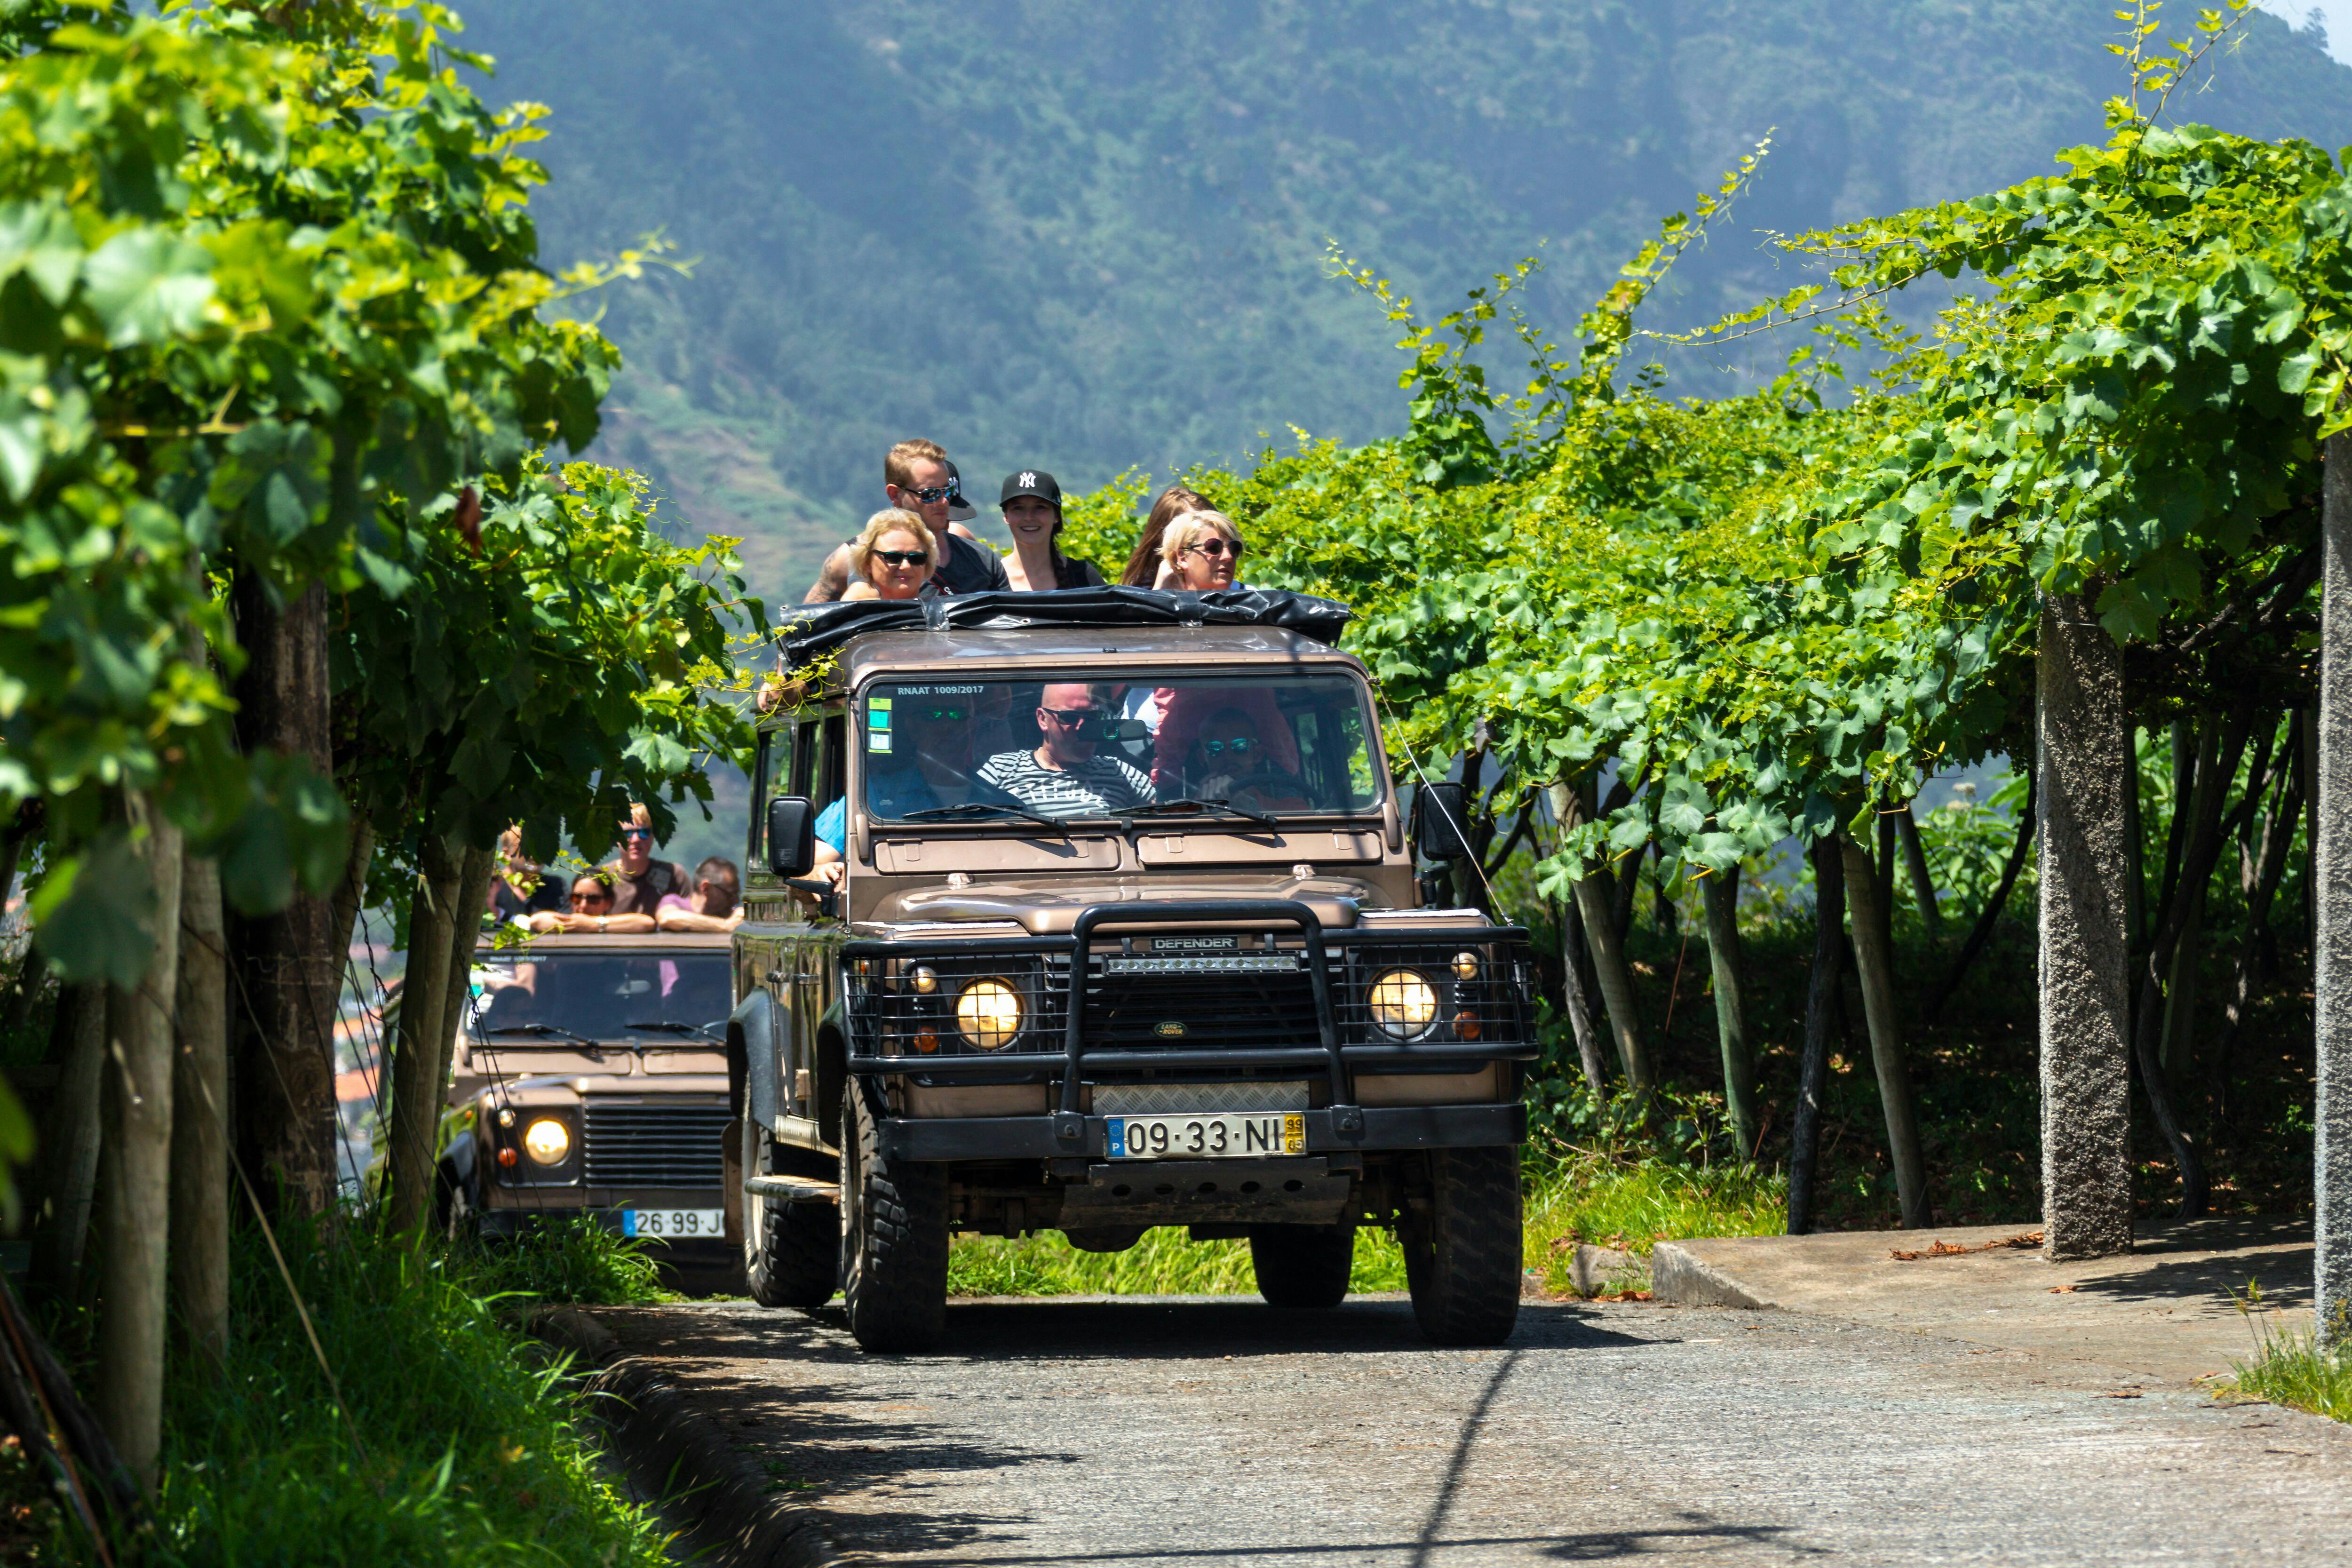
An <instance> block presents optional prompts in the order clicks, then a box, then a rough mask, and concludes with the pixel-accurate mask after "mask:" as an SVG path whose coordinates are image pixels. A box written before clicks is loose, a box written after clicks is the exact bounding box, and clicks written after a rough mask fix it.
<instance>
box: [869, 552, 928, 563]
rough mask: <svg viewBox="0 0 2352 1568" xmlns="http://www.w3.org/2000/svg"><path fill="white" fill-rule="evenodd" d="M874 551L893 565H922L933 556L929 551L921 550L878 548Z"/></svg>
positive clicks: (881, 558)
mask: <svg viewBox="0 0 2352 1568" xmlns="http://www.w3.org/2000/svg"><path fill="white" fill-rule="evenodd" d="M874 553H875V556H876V557H877V559H879V560H882V561H887V562H888V563H890V564H891V565H893V566H920V565H921V564H922V563H924V562H926V561H929V559H930V558H931V557H930V554H929V552H927V551H921V550H877V551H876V552H874Z"/></svg>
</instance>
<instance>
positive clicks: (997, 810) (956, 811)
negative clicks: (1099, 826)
mask: <svg viewBox="0 0 2352 1568" xmlns="http://www.w3.org/2000/svg"><path fill="white" fill-rule="evenodd" d="M983 814H984V815H986V816H1021V817H1026V818H1027V819H1028V820H1030V821H1031V822H1034V823H1035V824H1036V825H1037V826H1040V827H1059V826H1062V825H1061V824H1060V823H1058V822H1056V821H1055V820H1054V819H1053V818H1052V817H1050V816H1038V815H1037V814H1036V813H1035V812H1034V811H1026V810H1024V809H1023V808H1022V807H1020V806H1017V805H997V804H996V803H995V802H994V801H992V800H967V801H961V802H959V803H958V804H956V805H927V806H925V807H924V808H923V809H922V810H920V811H910V812H908V813H907V814H906V815H905V816H901V817H899V818H898V820H899V821H901V822H953V821H955V820H957V819H958V818H959V817H967V816H981V815H983Z"/></svg>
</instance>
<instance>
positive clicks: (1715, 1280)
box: [1650, 1241, 1780, 1310]
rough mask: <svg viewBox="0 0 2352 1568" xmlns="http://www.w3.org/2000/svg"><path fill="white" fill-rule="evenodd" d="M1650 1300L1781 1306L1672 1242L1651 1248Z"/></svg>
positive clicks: (1699, 1304) (1696, 1304) (1692, 1304)
mask: <svg viewBox="0 0 2352 1568" xmlns="http://www.w3.org/2000/svg"><path fill="white" fill-rule="evenodd" d="M1650 1299H1651V1300H1654V1301H1664V1302H1666V1303H1668V1304H1670V1305H1672V1306H1676V1307H1744V1308H1749V1309H1752V1310H1765V1309H1769V1308H1777V1307H1778V1306H1779V1305H1780V1303H1779V1302H1778V1301H1772V1300H1766V1299H1765V1298H1764V1297H1763V1296H1762V1295H1760V1294H1759V1293H1758V1292H1757V1291H1755V1290H1752V1289H1748V1287H1747V1286H1745V1285H1742V1284H1741V1283H1740V1282H1739V1281H1738V1280H1737V1279H1733V1278H1732V1277H1731V1276H1730V1275H1728V1274H1726V1273H1724V1272H1723V1270H1721V1269H1719V1268H1716V1267H1715V1266H1714V1265H1712V1264H1708V1263H1702V1262H1700V1261H1699V1260H1698V1259H1697V1258H1695V1257H1693V1256H1692V1255H1691V1254H1690V1253H1688V1252H1686V1251H1685V1250H1684V1249H1683V1248H1681V1247H1676V1246H1675V1244H1674V1243H1673V1242H1671V1241H1662V1242H1660V1243H1658V1245H1657V1246H1656V1247H1653V1248H1651V1250H1650Z"/></svg>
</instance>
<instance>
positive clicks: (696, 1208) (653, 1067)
mask: <svg viewBox="0 0 2352 1568" xmlns="http://www.w3.org/2000/svg"><path fill="white" fill-rule="evenodd" d="M728 952H729V949H728V939H727V937H726V936H725V935H723V934H719V933H715V932H714V933H711V934H709V935H703V934H698V933H697V934H688V933H661V934H655V933H647V934H644V935H633V936H589V935H571V934H562V933H559V934H554V935H547V936H540V937H535V938H533V939H532V940H531V941H530V942H528V943H526V944H525V945H523V946H520V947H509V948H502V949H501V948H495V947H493V946H492V945H491V944H490V943H489V942H488V941H487V940H485V941H484V942H483V944H482V946H481V947H480V948H479V949H478V950H477V951H476V952H475V955H474V969H475V974H476V976H477V978H478V982H479V983H480V994H479V995H478V996H477V997H476V998H474V1001H473V1003H472V1005H470V1006H468V1007H467V1009H466V1016H465V1019H464V1021H463V1025H462V1026H461V1028H460V1030H459V1032H458V1035H457V1051H456V1058H455V1064H456V1068H457V1072H456V1081H455V1083H454V1084H453V1086H452V1087H451V1089H450V1091H449V1101H448V1103H449V1106H450V1108H451V1109H452V1110H464V1109H467V1107H469V1106H470V1107H471V1108H472V1110H473V1111H474V1119H473V1125H472V1128H471V1130H470V1131H469V1132H467V1134H466V1135H464V1136H461V1137H460V1138H458V1139H457V1141H456V1142H454V1143H453V1144H452V1145H451V1146H450V1149H449V1152H448V1153H447V1154H446V1155H445V1156H444V1157H443V1159H442V1163H441V1171H440V1176H441V1189H442V1193H443V1196H444V1202H445V1203H446V1204H447V1205H450V1210H451V1214H450V1217H451V1218H453V1219H454V1218H459V1217H462V1218H463V1220H464V1221H465V1222H466V1223H467V1224H469V1225H474V1226H479V1228H480V1229H481V1230H482V1231H484V1232H485V1233H487V1234H489V1235H494V1236H505V1235H512V1234H513V1233H514V1231H515V1230H516V1229H517V1228H518V1227H519V1226H523V1225H526V1224H530V1223H532V1222H534V1221H536V1220H541V1219H546V1218H550V1217H556V1218H568V1217H572V1216H574V1215H592V1216H593V1217H594V1218H595V1219H596V1220H597V1222H598V1223H599V1224H601V1225H603V1226H605V1227H606V1228H607V1229H611V1230H614V1231H617V1232H619V1233H620V1234H622V1235H624V1236H633V1237H646V1238H648V1239H657V1240H660V1241H662V1242H664V1243H666V1244H667V1248H668V1250H669V1252H670V1254H671V1256H673V1257H674V1258H678V1259H679V1260H685V1259H688V1258H692V1257H694V1256H695V1255H696V1254H697V1253H698V1252H708V1253H709V1255H710V1261H714V1262H715V1261H718V1260H719V1259H721V1258H726V1257H728V1256H730V1253H729V1251H728V1248H727V1243H726V1231H725V1226H724V1222H723V1220H722V1218H721V1215H722V1211H723V1209H724V1207H725V1204H726V1199H725V1196H724V1194H722V1193H721V1192H720V1184H721V1182H722V1180H723V1172H724V1168H725V1160H724V1156H723V1154H722V1145H723V1144H724V1143H725V1142H726V1135H727V1129H728V1128H729V1127H730V1125H731V1119H730V1115H729V1112H728V1109H727V1079H726V1076H725V1074H726V1069H727V1060H726V1057H725V1054H724V1048H725V1047H724V1039H725V1037H724V1035H723V1033H722V1031H723V1030H724V1029H725V1028H726V1026H727V1014H728V1009H729V1006H730V1003H731V1001H732V997H731V995H730V981H729V974H730V963H729V958H728Z"/></svg>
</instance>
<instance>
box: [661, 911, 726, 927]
mask: <svg viewBox="0 0 2352 1568" xmlns="http://www.w3.org/2000/svg"><path fill="white" fill-rule="evenodd" d="M654 919H655V921H656V923H658V924H659V925H660V927H661V929H662V930H664V931H733V930H734V929H735V928H736V927H737V926H739V925H741V924H742V923H743V911H742V910H736V911H735V912H734V913H733V914H731V915H706V914H704V913H703V912H702V911H701V910H680V909H667V910H662V911H661V912H660V913H659V914H657V915H656V916H655V917H654Z"/></svg>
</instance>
